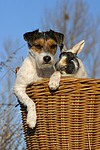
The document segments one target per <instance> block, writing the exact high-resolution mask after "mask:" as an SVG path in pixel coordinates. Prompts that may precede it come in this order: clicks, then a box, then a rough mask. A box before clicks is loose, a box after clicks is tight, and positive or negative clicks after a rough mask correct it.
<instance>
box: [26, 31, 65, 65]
mask: <svg viewBox="0 0 100 150" xmlns="http://www.w3.org/2000/svg"><path fill="white" fill-rule="evenodd" d="M23 36H24V39H25V40H26V41H27V43H28V47H29V53H30V55H32V57H34V59H35V60H36V63H37V66H38V67H39V68H47V67H51V66H53V65H54V63H55V61H56V59H55V57H54V55H55V53H56V51H57V46H60V45H61V44H62V42H63V40H64V35H63V34H62V33H59V32H55V31H53V30H50V31H46V32H39V30H35V31H33V32H27V33H25V34H24V35H23Z"/></svg>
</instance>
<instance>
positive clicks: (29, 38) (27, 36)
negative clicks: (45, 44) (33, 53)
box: [23, 29, 39, 46]
mask: <svg viewBox="0 0 100 150" xmlns="http://www.w3.org/2000/svg"><path fill="white" fill-rule="evenodd" d="M37 32H39V29H38V30H35V31H33V32H27V33H25V34H24V35H23V37H24V40H25V41H27V43H28V44H29V45H31V46H32V45H33V42H34V40H35V36H36V34H37Z"/></svg>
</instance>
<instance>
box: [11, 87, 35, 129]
mask: <svg viewBox="0 0 100 150" xmlns="http://www.w3.org/2000/svg"><path fill="white" fill-rule="evenodd" d="M25 90H26V87H23V86H21V85H19V84H18V85H16V84H15V86H14V88H13V92H14V94H15V95H16V96H17V97H18V99H19V101H20V102H22V103H23V104H24V105H25V106H27V111H28V114H27V123H28V125H29V127H30V128H34V127H35V125H36V119H37V116H36V108H35V103H34V102H33V101H32V100H31V99H30V98H29V97H28V95H27V94H26V92H25Z"/></svg>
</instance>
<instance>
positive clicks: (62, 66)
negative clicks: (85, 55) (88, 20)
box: [55, 40, 87, 78]
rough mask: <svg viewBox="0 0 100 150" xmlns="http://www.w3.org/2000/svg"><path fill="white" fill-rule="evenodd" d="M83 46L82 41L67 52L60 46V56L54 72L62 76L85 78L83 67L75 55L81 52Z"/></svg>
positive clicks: (63, 46) (83, 42)
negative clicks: (58, 72)
mask: <svg viewBox="0 0 100 150" xmlns="http://www.w3.org/2000/svg"><path fill="white" fill-rule="evenodd" d="M84 44H85V41H84V40H83V41H81V42H79V43H78V44H77V45H75V46H74V47H73V48H72V49H70V50H67V49H66V47H65V45H61V47H60V48H61V54H60V56H59V60H58V61H57V62H56V64H55V70H56V71H60V73H61V74H62V76H73V77H79V78H82V77H83V78H84V77H86V76H87V74H86V71H85V68H84V65H83V63H82V61H81V60H80V59H79V58H78V57H77V54H79V53H80V52H81V51H82V49H83V47H84Z"/></svg>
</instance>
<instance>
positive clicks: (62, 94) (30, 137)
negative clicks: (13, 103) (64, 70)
mask: <svg viewBox="0 0 100 150" xmlns="http://www.w3.org/2000/svg"><path fill="white" fill-rule="evenodd" d="M48 82H49V79H45V80H42V82H38V83H35V84H32V85H30V86H29V87H28V88H27V90H26V93H27V94H28V95H29V97H30V98H31V99H33V101H34V102H35V104H36V111H37V126H36V128H35V129H34V130H32V129H29V128H28V126H27V124H26V114H27V111H26V108H25V107H24V106H23V105H22V104H21V110H22V120H23V126H24V132H25V140H26V145H27V148H28V150H37V149H41V150H61V149H62V150H79V149H82V150H99V149H100V80H99V79H77V78H62V79H61V82H60V86H59V89H58V90H57V91H55V92H54V93H51V92H50V91H49V88H48Z"/></svg>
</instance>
